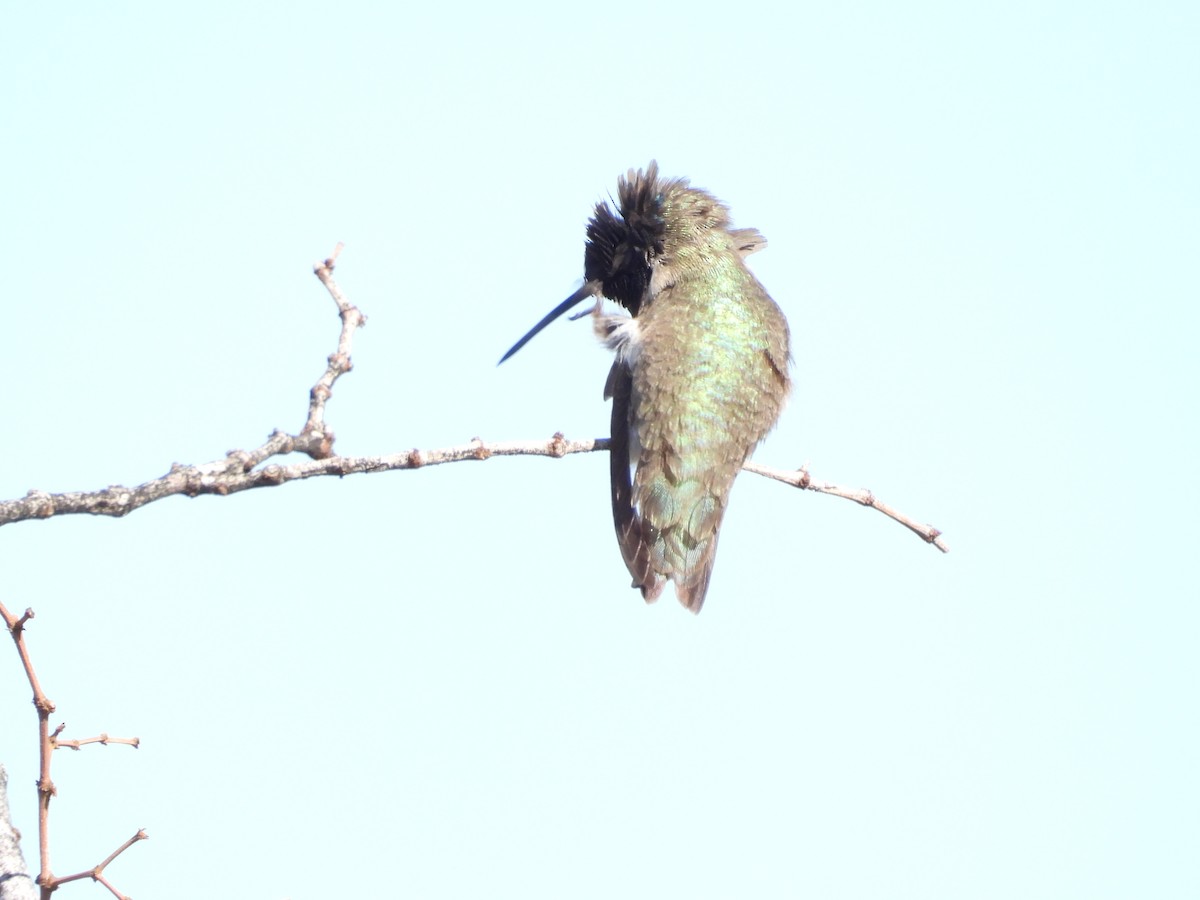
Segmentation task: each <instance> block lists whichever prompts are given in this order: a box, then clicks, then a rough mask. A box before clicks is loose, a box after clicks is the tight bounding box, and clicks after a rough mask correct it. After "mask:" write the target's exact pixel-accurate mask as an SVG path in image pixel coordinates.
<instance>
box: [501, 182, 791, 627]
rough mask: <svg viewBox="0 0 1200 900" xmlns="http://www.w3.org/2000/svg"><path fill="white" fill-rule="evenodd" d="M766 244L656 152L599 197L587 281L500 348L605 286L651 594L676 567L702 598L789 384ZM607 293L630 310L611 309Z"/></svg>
mask: <svg viewBox="0 0 1200 900" xmlns="http://www.w3.org/2000/svg"><path fill="white" fill-rule="evenodd" d="M765 245H766V240H765V239H764V238H763V236H762V235H761V234H759V233H758V231H756V230H754V229H753V228H741V229H734V228H731V227H730V219H729V209H728V208H727V207H726V206H725V205H723V204H722V203H721V202H720V201H718V200H717V199H716V198H715V197H713V196H712V195H711V194H709V193H708V192H707V191H703V190H700V189H699V188H694V187H692V186H691V185H690V184H689V183H688V182H687V180H686V179H682V178H677V179H670V180H668V179H664V178H662V177H661V176H660V175H659V173H658V165H657V164H656V163H654V162H651V163H650V165H649V166H647V168H646V170H645V171H637V172H634V171H633V170H632V169H631V170H630V171H629V172H628V173H627V174H626V175H625V177H624V178H621V179H620V180H619V182H618V184H617V209H616V210H615V211H614V210H613V209H612V208H611V207H610V206H609V205H608V204H607V203H603V202H601V203H598V204H597V205H596V209H595V212H594V214H593V215H592V217H591V220H590V221H589V222H588V226H587V244H586V247H585V250H584V279H585V281H584V285H583V287H581V288H580V289H579V290H577V291H576V292H575V293H574V294H572V295H571V296H570V297H568V298H567V299H566V300H564V301H563V302H562V303H561V304H559V305H558V306H557V307H556V308H555V309H554V310H552V311H551V312H550V313H548V314H547V315H546V316H545V317H544V318H543V319H542V320H541V321H540V322H538V324H537V325H535V326H534V327H533V328H532V329H531V330H530V331H529V333H528V334H526V335H525V336H524V337H523V338H521V340H519V341H518V342H517V343H516V344H515V345H513V347H512V349H510V350H509V351H508V352H507V353H506V354H505V355H504V357H503V359H501V360H500V361H501V362H504V360H506V359H508V358H509V357H510V356H512V355H513V354H514V353H516V352H517V351H518V350H520V349H521V347H523V346H524V345H525V344H526V343H527V342H528V341H529V340H530V338H532V337H533V336H534V335H535V334H537V333H538V332H539V331H541V330H542V329H543V328H545V327H546V326H547V325H548V324H550V322H552V321H553V320H554V319H556V318H557V317H558V316H560V315H562V314H563V313H564V312H566V311H567V310H568V309H570V308H571V307H573V306H575V305H577V304H579V303H582V302H583V301H585V300H588V299H591V298H594V299H595V309H594V310H593V322H594V325H595V329H596V331H597V333H598V334H599V336H600V337H601V339H602V340H603V341H604V342H605V344H607V346H608V347H609V348H610V349H612V350H613V351H614V352H615V354H616V359H615V361H614V362H613V365H612V370H611V371H610V372H609V374H608V382H607V383H606V384H605V387H604V396H605V398H606V399H607V398H611V399H612V401H613V407H612V440H611V446H610V453H609V456H610V465H611V482H612V509H613V524H614V525H615V527H616V532H617V541H618V543H619V544H620V546H621V555H622V556H623V557H624V559H625V565H626V566H627V567H628V569H629V573H630V574H631V575H632V576H633V586H634V587H637V588H641V591H642V596H643V597H644V598H645V599H646V601H647V602H650V601H653V600H656V599H658V596H659V594H660V593H662V589H663V586H664V585H665V583H666V582H667V580H672V581H674V582H675V594H676V596H677V597H678V598H679V602H680V603H682V604H683V605H684V606H685V607H687V608H688V609H690V610H691V611H692V612H695V613H698V612H699V611H700V607H701V605H702V604H703V603H704V595H705V593H706V592H707V591H708V582H709V577H710V576H711V574H712V567H713V561H714V558H715V554H716V550H717V534H718V530H719V529H720V527H721V519H722V518H723V517H724V515H725V508H726V506H727V505H728V502H729V491H730V489H731V488H732V487H733V481H734V479H735V478H736V477H737V474H738V472H739V471H740V470H741V468H742V464H743V463H745V461H746V459H747V458H748V457H749V456H750V453H751V452H752V451H753V450H754V448H755V446H757V445H758V443H759V442H760V441H761V440H762V439H763V438H764V437H765V436H766V434H767V432H768V431H770V430H771V428H772V427H773V426H774V425H775V422H776V420H777V419H778V418H779V413H780V411H781V410H782V409H783V404H784V401H785V400H786V398H787V394H788V390H789V388H790V381H789V378H788V365H789V363H790V362H791V354H790V350H789V346H788V342H789V337H788V326H787V320H786V319H785V318H784V316H783V313H782V312H781V311H780V309H779V307H778V306H776V305H775V301H773V300H772V299H771V297H770V296H769V295H768V294H767V292H766V290H765V289H764V288H763V286H762V285H761V284H760V283H759V282H758V279H757V278H755V277H754V275H753V274H751V272H750V270H749V269H748V268H747V267H746V263H745V257H747V256H748V255H750V254H751V253H754V252H755V251H757V250H760V249H762V247H763V246H765ZM604 298H607V299H610V300H613V301H616V302H617V303H619V304H620V305H621V306H623V307H624V308H625V309H626V310H628V311H629V315H628V316H624V315H617V316H610V315H604V314H603V312H602V301H603V299H604ZM631 466H632V467H633V470H634V471H633V473H632V477H631Z"/></svg>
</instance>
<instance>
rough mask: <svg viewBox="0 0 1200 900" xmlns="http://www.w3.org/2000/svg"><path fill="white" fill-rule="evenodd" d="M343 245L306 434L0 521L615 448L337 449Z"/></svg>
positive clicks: (41, 494)
mask: <svg viewBox="0 0 1200 900" xmlns="http://www.w3.org/2000/svg"><path fill="white" fill-rule="evenodd" d="M341 251H342V244H338V245H337V247H336V248H335V249H334V251H333V253H332V255H330V257H329V258H328V259H326V260H325V261H324V262H322V263H318V264H317V265H316V266H314V267H313V272H314V273H315V274H316V276H317V278H319V279H320V281H321V283H322V284H323V285H325V288H326V289H327V290H328V291H329V295H330V297H332V298H333V301H334V303H335V304H337V308H338V315H339V316H340V317H341V320H342V328H341V332H340V334H339V335H338V343H337V349H336V350H335V351H334V352H333V353H332V354H330V356H329V360H328V366H327V367H326V369H325V372H324V373H323V374H322V375H321V377H320V378H319V379H318V380H317V383H316V384H315V385H313V387H312V389H311V390H310V391H309V403H308V417H307V419H306V420H305V423H304V427H303V428H301V429H300V432H299V433H298V434H285V433H284V432H282V431H275V432H273V433H272V434H271V435H270V436H269V437H268V438H267V440H266V442H265V443H263V444H262V445H261V446H259V447H256V448H254V449H252V450H231V451H229V453H227V454H226V455H225V458H224V459H219V460H214V461H213V462H208V463H204V464H202V465H181V464H179V463H175V464H174V465H172V466H171V469H170V471H168V472H167V473H166V474H165V475H162V476H160V477H158V478H154V479H152V480H150V481H147V482H144V483H143V484H140V485H138V486H137V487H132V488H130V487H124V486H122V485H113V486H110V487H107V488H104V489H102V490H99V491H73V492H66V493H61V494H49V493H46V492H45V491H36V490H34V491H30V492H29V493H28V494H26V495H25V496H24V497H22V498H19V499H15V500H5V501H0V526H3V525H8V524H11V523H13V522H22V521H25V520H28V519H48V518H51V517H52V516H65V515H92V516H114V517H120V516H124V515H128V514H129V513H131V512H133V511H134V510H135V509H139V508H140V507H142V506H145V505H146V504H147V503H153V502H154V501H156V500H161V499H163V498H164V497H172V496H176V495H183V496H186V497H196V496H199V495H200V494H216V495H218V496H224V495H227V494H236V493H238V492H239V491H245V490H250V489H252V488H260V487H276V486H277V485H281V484H285V483H286V482H289V481H301V480H303V479H306V478H319V477H323V476H328V475H332V476H336V477H338V478H342V477H344V476H346V475H356V474H359V473H369V472H392V471H395V470H397V469H419V468H422V467H424V466H436V465H441V464H443V463H452V462H462V461H464V460H472V459H473V460H484V459H489V458H490V457H493V456H553V457H563V456H568V455H570V454H573V453H592V452H595V451H602V450H607V449H608V439H607V438H594V439H591V440H577V441H569V440H567V439H566V438H564V437H563V436H562V434H561V433H560V434H555V435H554V437H552V438H551V439H550V440H548V441H507V442H500V443H486V442H484V441H482V440H480V439H479V438H475V439H473V440H472V441H471V442H470V443H468V444H459V445H457V446H453V447H442V448H439V449H432V450H405V451H401V452H399V453H391V454H387V455H383V456H336V455H334V453H333V441H334V435H333V431H332V430H330V429H329V428H328V426H327V425H326V423H325V406H326V403H327V401H328V400H329V398H330V396H331V395H332V393H333V385H334V383H335V382H336V381H337V380H338V378H340V377H341V376H342V375H344V374H346V373H347V372H349V371H350V370H351V369H352V368H353V366H352V364H351V361H350V351H351V349H352V342H353V338H354V333H355V331H356V330H357V329H358V328H360V327H361V326H362V325H363V324H364V323H365V322H366V317H365V316H364V315H363V314H362V313H361V312H360V311H359V309H358V307H356V306H354V305H353V304H352V303H351V302H350V301H349V300H348V299H347V298H346V295H345V294H344V293H343V292H342V289H341V288H340V287H339V286H338V285H337V283H336V282H335V281H334V280H333V269H334V264H335V262H336V260H337V257H338V254H340V253H341ZM289 453H303V454H306V455H307V456H309V457H310V459H308V460H305V461H304V462H298V463H292V464H284V463H279V462H271V463H267V460H270V459H272V458H273V457H276V456H285V455H287V454H289ZM746 470H747V471H749V472H754V473H756V474H759V475H764V476H766V477H768V478H773V479H775V480H776V481H783V482H785V483H787V484H791V485H793V486H795V487H799V488H803V489H804V490H810V491H816V492H818V493H822V494H832V495H833V496H835V497H843V498H845V499H847V500H853V501H854V502H855V503H859V504H861V505H863V506H870V507H873V508H875V509H877V510H879V511H880V512H882V513H883V514H884V515H886V516H888V517H890V518H892V519H894V520H896V521H897V522H899V523H901V524H902V525H904V526H905V527H907V528H909V529H911V530H912V531H913V532H914V533H915V534H917V535H919V536H920V537H921V539H922V540H924V541H926V542H927V543H930V544H933V545H934V546H935V547H937V548H938V549H939V550H941V551H942V552H943V553H946V552H948V550H949V548H948V547H947V546H946V543H945V541H943V540H942V539H941V532H940V531H938V529H936V528H934V527H933V526H932V525H922V524H920V523H918V522H916V521H915V520H913V519H911V518H909V517H908V516H906V515H904V514H903V513H900V512H898V511H897V510H895V509H892V507H890V506H888V505H887V504H886V503H883V502H882V501H880V500H877V499H876V498H875V496H874V495H873V494H872V493H871V492H870V491H867V490H862V489H854V488H843V487H839V486H837V485H834V484H830V483H827V482H821V481H814V480H813V479H812V478H810V477H809V474H808V472H807V471H806V470H804V469H799V470H796V471H794V472H783V471H780V470H778V469H771V468H768V467H766V466H760V465H758V464H756V463H747V464H746Z"/></svg>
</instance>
